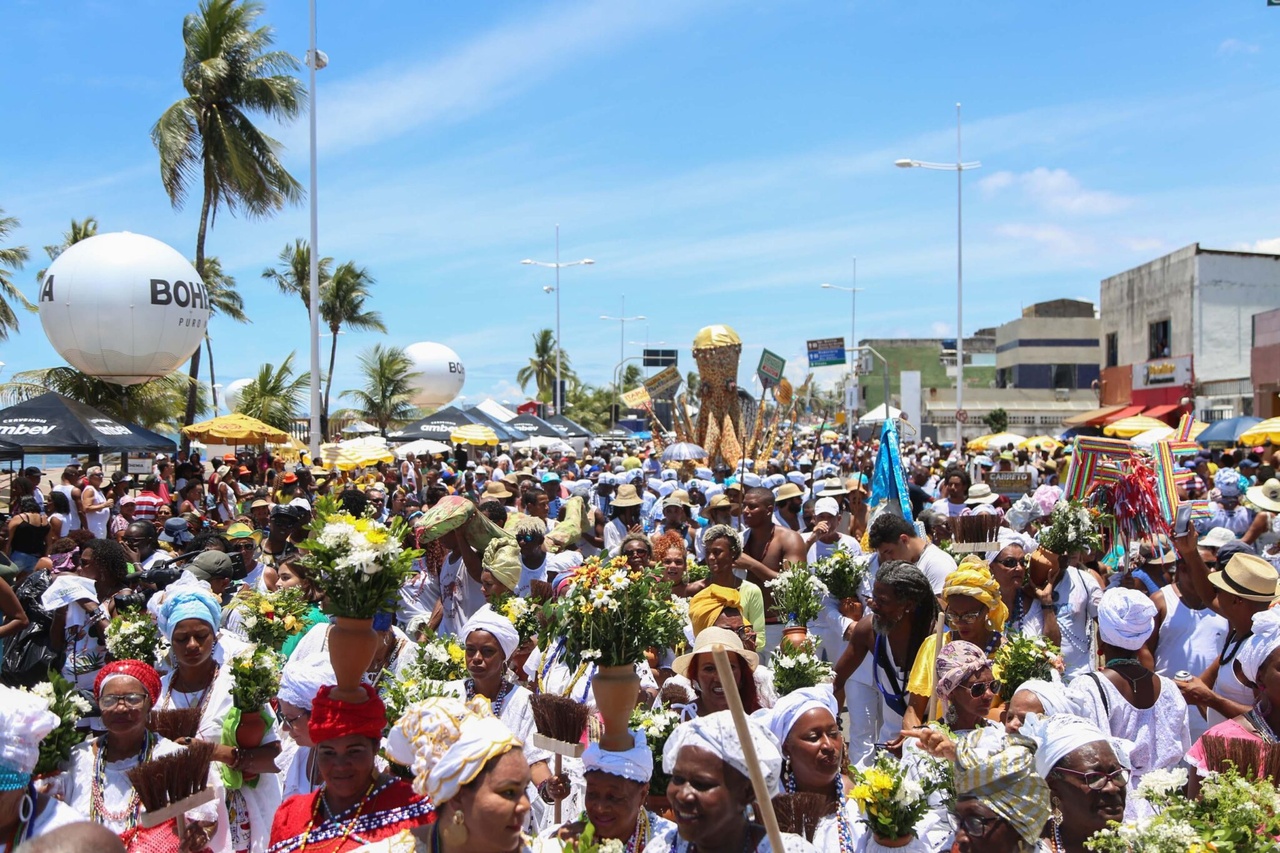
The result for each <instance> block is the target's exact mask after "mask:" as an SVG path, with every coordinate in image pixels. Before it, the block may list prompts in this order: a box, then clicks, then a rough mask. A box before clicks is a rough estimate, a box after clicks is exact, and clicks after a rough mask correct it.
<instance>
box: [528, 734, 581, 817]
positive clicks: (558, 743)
mask: <svg viewBox="0 0 1280 853" xmlns="http://www.w3.org/2000/svg"><path fill="white" fill-rule="evenodd" d="M532 740H533V745H534V746H536V747H538V749H545V750H546V751H547V752H550V753H552V754H553V755H555V757H556V776H559V775H560V774H561V773H563V772H564V768H563V766H562V765H563V763H564V759H563V757H562V756H565V755H567V756H569V757H570V758H581V757H582V753H583V752H585V751H586V747H584V746H583V745H582V744H580V743H569V742H568V741H563V740H556V739H555V738H550V737H547V736H546V735H544V734H542V733H541V732H534V733H533V738H532ZM560 810H561V808H560V801H559V800H556V816H555V819H556V823H557V824H558V823H560Z"/></svg>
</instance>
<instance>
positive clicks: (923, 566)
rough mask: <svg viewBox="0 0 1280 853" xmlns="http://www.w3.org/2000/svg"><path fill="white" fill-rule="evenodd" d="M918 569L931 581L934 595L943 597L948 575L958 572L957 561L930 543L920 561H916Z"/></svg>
mask: <svg viewBox="0 0 1280 853" xmlns="http://www.w3.org/2000/svg"><path fill="white" fill-rule="evenodd" d="M916 568H917V569H919V570H920V571H922V572H924V576H925V577H927V578H928V579H929V586H931V587H933V593H934V595H941V594H942V587H943V586H944V585H946V582H947V575H949V574H951V573H952V572H954V571H955V570H956V561H955V560H953V559H952V558H951V555H949V554H948V553H947V552H946V551H944V550H942V549H941V548H939V547H938V546H937V545H934V544H933V543H932V542H930V543H929V544H928V545H926V546H925V547H924V551H922V552H920V559H918V560H916Z"/></svg>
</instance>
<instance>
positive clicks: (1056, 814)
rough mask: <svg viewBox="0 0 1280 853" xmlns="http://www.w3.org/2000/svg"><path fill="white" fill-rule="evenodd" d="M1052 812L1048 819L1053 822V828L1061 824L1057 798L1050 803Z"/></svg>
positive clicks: (1059, 804) (1060, 812)
mask: <svg viewBox="0 0 1280 853" xmlns="http://www.w3.org/2000/svg"><path fill="white" fill-rule="evenodd" d="M1052 805H1053V811H1052V812H1050V813H1049V819H1050V820H1052V821H1053V823H1054V826H1057V825H1058V824H1061V823H1062V807H1061V806H1062V804H1061V802H1060V801H1059V800H1058V798H1057V797H1054V798H1053V801H1052Z"/></svg>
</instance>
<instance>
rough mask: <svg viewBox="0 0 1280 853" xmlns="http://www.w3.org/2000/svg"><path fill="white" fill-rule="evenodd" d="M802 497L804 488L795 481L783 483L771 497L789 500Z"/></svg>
mask: <svg viewBox="0 0 1280 853" xmlns="http://www.w3.org/2000/svg"><path fill="white" fill-rule="evenodd" d="M802 497H804V489H802V488H800V487H799V486H797V485H796V484H795V483H783V484H782V485H781V486H779V487H778V490H777V491H776V492H774V493H773V499H774V500H778V501H789V500H791V499H792V498H802Z"/></svg>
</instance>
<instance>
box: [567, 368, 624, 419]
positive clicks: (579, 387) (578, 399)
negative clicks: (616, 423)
mask: <svg viewBox="0 0 1280 853" xmlns="http://www.w3.org/2000/svg"><path fill="white" fill-rule="evenodd" d="M617 399H618V395H617V394H616V393H614V391H613V390H612V389H610V388H598V387H596V386H595V385H586V384H583V383H582V382H579V381H578V379H577V377H574V378H573V379H572V380H571V381H570V382H569V387H568V388H567V389H566V390H565V396H564V402H565V410H566V411H568V412H569V414H570V416H571V417H572V418H573V419H574V421H575V422H577V423H580V424H582V425H583V426H584V427H586V428H587V429H589V430H591V431H592V432H596V433H600V432H604V431H605V430H607V429H608V428H609V427H610V426H611V425H612V424H613V404H614V403H615V402H617Z"/></svg>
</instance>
